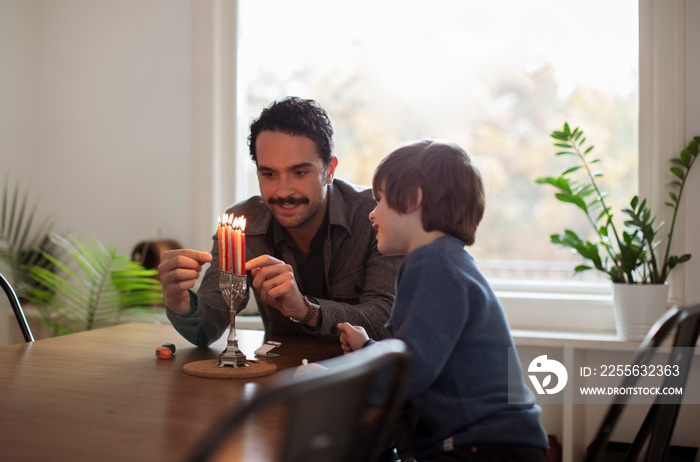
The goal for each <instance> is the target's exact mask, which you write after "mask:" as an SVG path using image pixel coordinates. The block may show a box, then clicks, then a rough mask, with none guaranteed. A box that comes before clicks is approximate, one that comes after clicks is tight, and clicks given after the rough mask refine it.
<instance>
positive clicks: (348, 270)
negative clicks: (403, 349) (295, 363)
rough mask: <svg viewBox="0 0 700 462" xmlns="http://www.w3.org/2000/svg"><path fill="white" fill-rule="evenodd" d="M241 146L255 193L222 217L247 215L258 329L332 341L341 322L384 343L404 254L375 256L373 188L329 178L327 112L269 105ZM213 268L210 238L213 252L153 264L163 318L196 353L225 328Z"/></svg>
mask: <svg viewBox="0 0 700 462" xmlns="http://www.w3.org/2000/svg"><path fill="white" fill-rule="evenodd" d="M249 144H250V156H251V157H252V159H253V161H254V162H255V164H256V166H257V171H258V182H259V185H260V196H254V197H252V198H250V199H248V200H246V201H243V202H241V203H238V204H236V205H234V206H233V207H231V208H229V209H228V210H227V213H229V214H233V215H235V216H241V215H243V216H245V218H246V222H247V223H246V229H245V234H246V255H247V257H248V258H249V260H248V262H247V264H246V269H247V270H248V271H249V275H248V284H249V286H250V287H252V289H253V291H254V295H255V298H256V301H257V303H258V309H259V311H260V315H261V317H262V320H263V324H264V326H265V330H266V332H268V333H270V334H273V335H295V334H304V333H308V334H314V335H318V336H322V337H329V338H336V337H337V336H338V334H339V333H338V329H337V324H338V323H341V322H349V323H351V324H354V325H361V326H362V327H364V328H365V329H366V330H367V333H368V334H369V335H370V337H372V338H375V339H381V338H385V337H387V336H388V332H387V331H386V329H385V328H384V323H385V322H386V321H387V319H388V317H389V311H390V309H391V305H392V304H393V301H394V278H395V275H396V270H397V268H398V266H399V264H400V262H401V259H402V257H401V256H398V257H397V256H392V257H386V256H382V255H381V254H380V253H379V252H378V251H377V241H376V237H375V231H374V230H373V229H372V227H371V226H370V225H369V224H368V221H367V217H368V215H369V213H370V212H371V211H372V210H373V209H374V207H375V205H376V203H375V201H374V199H373V198H372V191H371V189H369V188H358V187H355V186H353V185H350V184H349V183H347V182H345V181H343V180H339V179H334V175H335V171H336V167H337V165H338V159H337V158H336V157H335V156H334V155H333V126H332V124H331V121H330V118H329V117H328V114H326V112H325V111H324V110H323V108H321V107H320V106H319V105H318V104H317V103H316V102H315V101H312V100H302V99H299V98H293V97H290V98H286V99H284V100H282V101H279V102H275V103H273V104H272V105H271V106H270V107H269V108H267V109H265V110H263V112H262V113H261V115H260V117H259V118H258V119H257V120H256V121H254V122H253V124H252V125H251V133H250V137H249ZM210 262H211V263H212V264H211V266H210V267H209V269H208V270H207V271H206V273H205V275H204V279H203V280H202V285H201V287H200V288H199V291H198V292H197V293H195V292H193V291H192V290H190V289H192V288H193V287H194V284H195V280H196V279H197V278H198V277H199V274H200V272H201V270H202V266H203V265H204V264H206V263H210ZM218 267H219V265H218V243H217V240H216V235H214V245H213V248H212V252H211V254H208V253H206V252H199V251H196V250H190V249H182V250H173V251H168V252H164V254H163V256H162V262H161V264H160V265H159V267H158V271H159V273H160V278H161V282H162V284H163V295H164V298H165V304H166V306H167V307H168V309H167V315H168V318H169V319H170V321H171V322H172V324H173V326H174V327H175V328H176V329H177V330H178V332H180V333H181V334H182V335H183V337H185V338H186V339H187V340H189V341H190V342H192V343H194V344H196V345H199V346H207V345H210V344H211V343H212V342H214V341H216V340H217V339H218V338H219V337H221V335H222V334H223V333H224V331H225V330H226V329H227V328H228V326H229V308H228V306H227V305H226V302H225V301H224V299H223V297H222V296H221V292H220V290H219V282H218V281H219V279H218ZM246 302H247V300H246Z"/></svg>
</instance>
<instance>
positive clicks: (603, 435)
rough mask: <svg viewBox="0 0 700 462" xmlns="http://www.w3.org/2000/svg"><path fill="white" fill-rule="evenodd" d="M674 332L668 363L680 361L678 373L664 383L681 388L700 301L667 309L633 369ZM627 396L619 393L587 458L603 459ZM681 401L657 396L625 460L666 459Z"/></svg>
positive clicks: (699, 324) (627, 383) (697, 331)
mask: <svg viewBox="0 0 700 462" xmlns="http://www.w3.org/2000/svg"><path fill="white" fill-rule="evenodd" d="M673 334H675V337H674V340H673V346H672V347H671V349H670V353H669V359H668V365H670V366H671V367H673V366H676V365H677V366H678V369H677V370H678V371H679V374H678V375H668V376H666V377H665V378H664V381H663V385H662V386H663V387H674V388H682V387H685V384H686V382H687V379H688V375H689V373H690V366H691V363H692V360H693V352H694V349H695V344H696V343H697V341H698V336H699V335H700V304H698V305H694V306H691V307H687V308H678V307H673V308H671V309H669V310H667V311H666V313H664V315H663V316H661V318H659V320H658V321H656V323H655V324H654V325H653V326H652V328H651V329H650V330H649V333H648V334H647V336H646V337H645V338H644V340H643V341H642V343H641V345H640V347H639V348H638V349H637V352H636V353H635V355H634V359H633V361H632V366H633V370H634V366H635V365H636V366H642V365H646V364H649V362H650V360H651V358H652V357H653V356H654V354H655V349H656V348H657V347H659V346H661V345H662V343H663V341H664V340H665V339H666V338H668V337H670V336H671V335H673ZM672 370H673V369H672ZM639 378H640V377H639V376H635V375H630V376H628V377H625V379H624V381H623V383H622V386H621V388H625V387H632V386H634V385H635V384H636V383H637V381H638V380H639ZM627 398H628V395H616V397H615V400H614V401H613V403H612V405H611V406H610V408H609V409H608V412H607V414H606V415H605V418H604V419H603V422H602V424H601V426H600V429H599V430H598V434H597V436H596V437H595V439H594V440H593V442H592V443H591V445H590V446H589V448H588V456H587V458H586V461H587V462H595V461H602V460H604V458H605V451H606V448H607V446H608V442H609V439H610V435H611V434H612V432H613V430H614V428H615V425H616V423H617V422H618V420H619V418H620V415H621V414H622V411H623V410H624V407H625V403H626V402H627ZM681 402H682V396H668V395H659V396H657V398H656V399H655V400H654V403H653V404H651V406H650V408H649V411H648V413H647V416H646V418H645V419H644V421H643V422H642V424H641V426H640V428H639V431H638V432H637V435H636V437H635V439H634V441H633V442H632V444H631V445H630V448H629V450H628V451H627V454H626V455H625V459H624V460H625V461H636V460H639V458H640V456H644V457H645V458H644V460H645V461H650V462H651V461H653V462H656V461H662V460H665V458H666V455H667V454H668V449H669V446H670V444H671V437H672V436H673V430H674V428H675V425H676V419H677V418H678V412H679V411H680V407H681ZM647 443H648V445H647ZM645 445H647V448H646V452H644V453H642V450H643V449H644V446H645Z"/></svg>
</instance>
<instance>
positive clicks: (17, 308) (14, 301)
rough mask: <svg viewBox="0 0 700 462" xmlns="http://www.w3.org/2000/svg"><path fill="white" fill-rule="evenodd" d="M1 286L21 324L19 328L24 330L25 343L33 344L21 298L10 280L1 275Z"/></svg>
mask: <svg viewBox="0 0 700 462" xmlns="http://www.w3.org/2000/svg"><path fill="white" fill-rule="evenodd" d="M0 286H2V290H4V291H5V295H7V298H8V299H9V300H10V305H11V306H12V311H14V313H15V318H17V323H18V324H19V328H20V329H21V330H22V335H23V336H24V341H25V342H33V341H34V336H33V335H32V330H31V329H30V328H29V323H28V322H27V318H26V317H25V316H24V311H22V305H20V303H19V298H18V297H17V294H16V293H15V290H14V289H13V288H12V286H11V285H10V283H9V282H8V280H7V279H5V276H3V275H2V274H0Z"/></svg>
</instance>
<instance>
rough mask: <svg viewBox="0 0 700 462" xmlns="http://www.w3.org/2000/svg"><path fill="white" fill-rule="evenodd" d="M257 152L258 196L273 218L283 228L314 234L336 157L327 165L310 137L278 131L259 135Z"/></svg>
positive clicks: (321, 214) (321, 217)
mask: <svg viewBox="0 0 700 462" xmlns="http://www.w3.org/2000/svg"><path fill="white" fill-rule="evenodd" d="M256 154H257V158H258V182H259V184H260V195H261V196H262V198H263V200H264V201H265V204H267V206H268V208H269V209H270V211H271V212H272V214H273V215H274V217H275V218H276V219H277V221H278V222H279V223H280V224H281V225H282V226H284V227H285V228H295V229H299V230H308V231H309V232H313V233H315V232H316V230H318V227H319V226H320V225H321V222H322V221H323V217H324V213H325V205H326V199H327V188H326V185H327V184H329V183H330V182H331V181H333V174H334V173H335V167H336V165H337V164H338V159H337V158H333V160H332V161H331V163H330V165H328V167H327V168H326V166H324V164H323V160H322V159H321V156H320V155H319V153H318V150H317V149H316V144H315V143H314V142H313V141H312V140H311V139H309V138H307V137H305V136H292V135H288V134H286V133H282V132H278V131H262V132H260V133H259V134H258V137H257V140H256Z"/></svg>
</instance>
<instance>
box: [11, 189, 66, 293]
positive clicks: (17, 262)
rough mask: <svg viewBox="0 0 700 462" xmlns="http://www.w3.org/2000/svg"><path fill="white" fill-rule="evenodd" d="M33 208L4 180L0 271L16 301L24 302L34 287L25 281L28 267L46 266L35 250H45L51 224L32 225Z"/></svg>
mask: <svg viewBox="0 0 700 462" xmlns="http://www.w3.org/2000/svg"><path fill="white" fill-rule="evenodd" d="M35 215H36V204H34V205H32V206H31V207H30V205H29V194H28V193H27V192H26V191H24V190H22V189H21V188H20V185H19V183H17V184H15V185H14V186H13V185H11V184H10V180H9V177H8V176H6V177H5V184H4V188H3V194H2V208H1V209H0V262H2V263H4V269H3V271H4V272H6V273H5V276H6V277H7V279H8V280H9V281H10V283H11V284H12V286H13V287H14V289H15V292H17V296H18V297H20V298H25V299H26V298H27V290H28V289H29V288H30V287H32V286H33V285H34V283H33V282H32V279H31V278H30V277H29V274H28V270H29V268H30V267H31V266H34V265H41V266H48V262H47V261H46V260H45V259H44V258H43V257H42V256H41V252H40V250H39V249H42V248H46V247H47V246H48V241H49V234H50V233H51V230H52V228H53V223H52V222H51V221H50V220H49V219H48V218H45V219H44V220H43V221H42V222H41V223H39V224H37V222H36V219H35V218H36V217H35Z"/></svg>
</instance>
